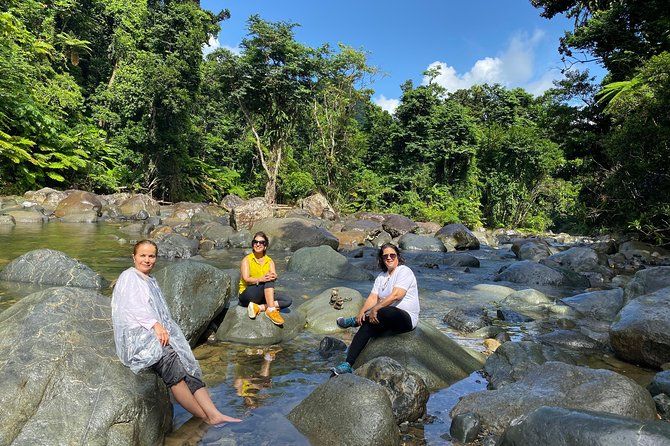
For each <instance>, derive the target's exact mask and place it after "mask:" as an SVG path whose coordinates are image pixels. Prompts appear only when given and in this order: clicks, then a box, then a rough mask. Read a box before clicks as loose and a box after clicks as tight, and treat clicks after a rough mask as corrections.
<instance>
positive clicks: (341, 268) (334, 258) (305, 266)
mask: <svg viewBox="0 0 670 446" xmlns="http://www.w3.org/2000/svg"><path fill="white" fill-rule="evenodd" d="M287 270H288V271H291V272H295V273H298V274H302V275H305V276H309V277H335V278H338V279H347V280H356V281H362V280H372V274H370V273H369V272H367V271H364V270H363V269H361V268H358V267H356V266H354V265H352V264H351V263H349V260H347V258H346V257H345V256H343V255H342V254H340V253H339V252H337V251H335V250H334V249H333V248H331V247H330V246H316V247H313V248H300V249H298V250H297V251H296V252H294V253H293V255H292V256H291V258H290V259H289V261H288V267H287Z"/></svg>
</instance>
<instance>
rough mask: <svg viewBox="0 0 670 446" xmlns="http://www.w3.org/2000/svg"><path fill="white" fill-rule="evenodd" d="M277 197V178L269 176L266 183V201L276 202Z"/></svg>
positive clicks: (269, 202)
mask: <svg viewBox="0 0 670 446" xmlns="http://www.w3.org/2000/svg"><path fill="white" fill-rule="evenodd" d="M276 198H277V178H276V177H275V178H268V181H267V182H266V183H265V201H267V203H268V204H275V200H276Z"/></svg>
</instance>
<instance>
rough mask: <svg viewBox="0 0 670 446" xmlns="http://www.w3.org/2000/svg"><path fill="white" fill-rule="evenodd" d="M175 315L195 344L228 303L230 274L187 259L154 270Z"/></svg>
mask: <svg viewBox="0 0 670 446" xmlns="http://www.w3.org/2000/svg"><path fill="white" fill-rule="evenodd" d="M154 277H155V278H156V280H157V281H158V284H159V285H160V287H161V290H162V291H163V295H164V296H165V300H166V302H167V304H168V307H169V308H170V312H171V313H172V318H173V319H174V320H175V322H177V325H179V327H180V328H181V330H182V331H183V332H184V336H186V339H188V341H189V343H190V344H191V346H195V344H196V343H197V341H198V339H199V338H200V336H201V335H202V334H203V333H204V332H205V330H206V329H207V326H208V325H209V323H210V322H211V321H212V320H213V319H214V317H215V316H216V315H218V314H219V313H220V312H221V311H223V308H224V307H226V306H227V305H228V301H229V300H230V295H231V283H230V276H228V274H226V273H224V272H223V271H221V270H220V269H218V268H216V267H214V266H211V265H207V264H206V263H200V262H194V261H191V260H185V261H183V262H178V263H173V264H171V265H168V266H166V267H165V268H163V269H160V270H158V271H156V272H155V273H154Z"/></svg>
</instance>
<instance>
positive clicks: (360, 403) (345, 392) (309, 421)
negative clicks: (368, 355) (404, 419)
mask: <svg viewBox="0 0 670 446" xmlns="http://www.w3.org/2000/svg"><path fill="white" fill-rule="evenodd" d="M334 411H336V414H335V413H334ZM287 418H288V419H289V421H291V423H293V425H294V426H295V427H296V428H298V430H299V431H300V432H302V433H303V434H304V435H305V436H306V437H307V438H309V440H310V442H311V443H312V444H318V445H323V446H339V445H341V444H343V443H346V444H347V445H348V446H369V445H388V446H395V445H399V444H400V431H399V430H398V426H397V425H396V423H395V418H394V416H393V410H392V408H391V401H390V400H389V397H388V394H387V393H386V391H385V390H384V389H383V388H382V387H381V386H380V385H379V384H377V383H375V382H372V381H370V380H369V379H366V378H362V377H360V376H356V375H354V374H345V375H340V376H336V377H334V378H331V379H329V380H328V381H326V382H325V383H323V384H321V385H320V386H318V387H317V388H316V389H314V391H313V392H312V393H311V394H309V395H308V396H307V398H305V399H304V400H303V401H302V402H300V404H298V405H297V406H296V407H295V408H294V409H293V410H292V411H291V412H290V413H289V414H288V416H287Z"/></svg>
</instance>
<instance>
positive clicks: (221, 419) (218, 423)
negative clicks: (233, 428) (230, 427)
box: [205, 414, 242, 426]
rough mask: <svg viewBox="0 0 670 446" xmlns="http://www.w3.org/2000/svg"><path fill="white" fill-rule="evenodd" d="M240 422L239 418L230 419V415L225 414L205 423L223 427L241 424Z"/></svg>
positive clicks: (208, 419)
mask: <svg viewBox="0 0 670 446" xmlns="http://www.w3.org/2000/svg"><path fill="white" fill-rule="evenodd" d="M240 421H242V420H240V419H239V418H233V417H229V416H228V415H224V414H219V415H218V416H214V417H212V418H207V419H206V420H205V422H206V423H207V424H209V425H211V426H221V425H222V424H225V423H239V422H240Z"/></svg>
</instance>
